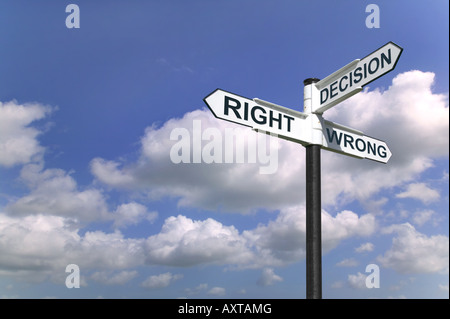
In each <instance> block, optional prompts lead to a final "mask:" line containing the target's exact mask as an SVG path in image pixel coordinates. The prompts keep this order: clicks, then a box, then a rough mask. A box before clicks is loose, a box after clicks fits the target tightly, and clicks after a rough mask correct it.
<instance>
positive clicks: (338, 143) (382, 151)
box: [322, 120, 392, 164]
mask: <svg viewBox="0 0 450 319" xmlns="http://www.w3.org/2000/svg"><path fill="white" fill-rule="evenodd" d="M322 134H323V142H322V143H323V144H322V148H324V149H326V150H329V151H332V152H336V153H340V154H344V155H348V156H353V157H357V158H366V159H370V160H373V161H376V162H380V163H384V164H386V163H387V162H388V161H389V159H390V158H391V156H392V153H391V151H390V149H389V147H388V146H387V144H386V143H385V142H383V141H380V140H378V139H376V138H373V137H369V136H367V135H364V133H363V132H361V131H358V130H355V129H352V128H349V127H347V126H344V125H341V124H337V123H334V122H331V121H327V120H324V123H323V131H322Z"/></svg>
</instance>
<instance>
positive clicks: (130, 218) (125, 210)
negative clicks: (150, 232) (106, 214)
mask: <svg viewBox="0 0 450 319" xmlns="http://www.w3.org/2000/svg"><path fill="white" fill-rule="evenodd" d="M157 217H158V213H157V212H148V211H147V207H145V206H144V205H141V204H139V203H136V202H131V203H127V204H122V205H119V207H117V209H116V211H115V213H114V217H113V218H114V224H113V226H114V227H116V228H124V227H127V226H129V225H136V224H138V223H140V222H141V221H142V220H147V221H149V222H153V221H154V220H155V219H156V218H157Z"/></svg>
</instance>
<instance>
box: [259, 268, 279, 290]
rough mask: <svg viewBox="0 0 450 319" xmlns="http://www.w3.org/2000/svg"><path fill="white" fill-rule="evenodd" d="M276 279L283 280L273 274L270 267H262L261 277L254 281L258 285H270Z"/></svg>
mask: <svg viewBox="0 0 450 319" xmlns="http://www.w3.org/2000/svg"><path fill="white" fill-rule="evenodd" d="M277 281H283V278H281V277H280V276H278V275H277V274H275V271H274V270H273V269H272V268H264V269H263V271H262V273H261V277H259V279H258V281H257V282H256V283H257V284H258V285H259V286H272V285H274V284H275V283H276V282H277Z"/></svg>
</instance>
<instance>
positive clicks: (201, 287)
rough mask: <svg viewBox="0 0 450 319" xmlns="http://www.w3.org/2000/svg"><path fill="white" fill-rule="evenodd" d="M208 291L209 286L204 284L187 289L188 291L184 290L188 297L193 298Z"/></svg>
mask: <svg viewBox="0 0 450 319" xmlns="http://www.w3.org/2000/svg"><path fill="white" fill-rule="evenodd" d="M206 289H208V284H206V283H203V284H200V285H198V286H197V287H195V288H186V289H184V291H185V292H186V294H187V295H189V296H192V295H197V294H199V293H200V292H202V291H204V290H206Z"/></svg>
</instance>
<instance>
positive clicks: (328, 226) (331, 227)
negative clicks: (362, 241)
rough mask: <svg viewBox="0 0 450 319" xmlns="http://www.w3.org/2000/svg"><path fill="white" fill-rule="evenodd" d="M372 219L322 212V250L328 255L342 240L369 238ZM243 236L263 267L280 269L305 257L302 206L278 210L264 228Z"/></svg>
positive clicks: (351, 213) (304, 224)
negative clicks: (250, 243) (356, 237)
mask: <svg viewBox="0 0 450 319" xmlns="http://www.w3.org/2000/svg"><path fill="white" fill-rule="evenodd" d="M376 227H377V226H376V221H375V217H374V216H373V215H370V214H366V215H363V216H358V215H357V214H355V213H354V212H350V211H342V212H340V213H338V214H336V216H334V217H333V216H331V215H330V214H329V213H327V212H326V211H324V210H323V211H322V249H323V252H325V253H326V252H328V251H330V250H331V249H333V248H335V247H336V246H337V245H338V244H339V243H340V242H341V241H342V240H344V239H347V238H350V237H353V236H363V237H364V236H369V235H371V234H373V232H374V231H375V229H376ZM243 236H245V237H246V238H248V239H249V240H250V241H251V242H253V243H254V245H255V248H256V249H257V251H258V254H259V255H260V256H262V260H263V261H262V262H263V263H264V264H265V265H270V266H280V265H283V264H286V263H289V262H293V261H297V260H300V259H303V258H305V257H306V250H305V247H306V209H305V207H304V206H298V207H291V208H287V209H284V210H282V211H281V212H280V213H279V214H278V217H277V218H276V219H275V220H274V221H270V222H269V223H268V224H267V225H259V226H258V227H257V228H255V229H253V230H249V231H244V232H243Z"/></svg>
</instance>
